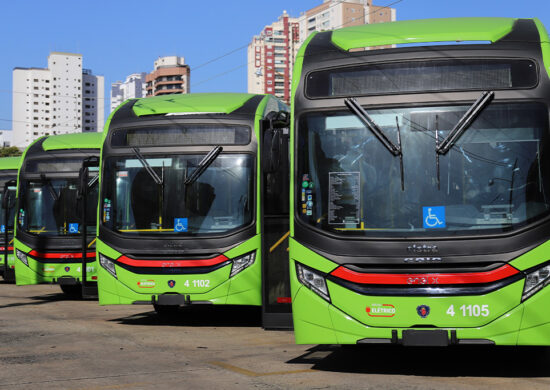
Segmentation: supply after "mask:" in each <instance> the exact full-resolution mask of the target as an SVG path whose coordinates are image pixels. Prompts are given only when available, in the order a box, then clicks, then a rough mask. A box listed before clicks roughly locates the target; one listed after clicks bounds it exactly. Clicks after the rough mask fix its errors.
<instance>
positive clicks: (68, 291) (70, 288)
mask: <svg viewBox="0 0 550 390" xmlns="http://www.w3.org/2000/svg"><path fill="white" fill-rule="evenodd" d="M59 287H61V291H63V293H65V295H67V296H68V297H71V298H82V285H81V284H60V285H59Z"/></svg>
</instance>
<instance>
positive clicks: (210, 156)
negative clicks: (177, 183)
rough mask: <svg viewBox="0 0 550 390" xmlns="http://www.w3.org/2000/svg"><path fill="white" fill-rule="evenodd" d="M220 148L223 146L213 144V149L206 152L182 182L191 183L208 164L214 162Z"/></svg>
mask: <svg viewBox="0 0 550 390" xmlns="http://www.w3.org/2000/svg"><path fill="white" fill-rule="evenodd" d="M222 150H223V148H222V147H221V146H215V147H214V149H212V150H211V151H209V152H208V154H207V155H206V156H204V158H203V159H202V160H201V162H200V163H199V165H198V166H197V169H195V170H194V171H193V173H192V174H191V175H190V176H189V177H188V178H187V179H185V182H184V184H185V185H189V184H193V183H194V182H195V181H196V180H197V179H198V178H199V177H200V176H201V175H202V174H203V173H204V171H205V170H206V168H208V167H209V166H210V164H212V163H213V162H214V160H215V159H216V158H217V157H218V155H219V154H220V153H221V152H222Z"/></svg>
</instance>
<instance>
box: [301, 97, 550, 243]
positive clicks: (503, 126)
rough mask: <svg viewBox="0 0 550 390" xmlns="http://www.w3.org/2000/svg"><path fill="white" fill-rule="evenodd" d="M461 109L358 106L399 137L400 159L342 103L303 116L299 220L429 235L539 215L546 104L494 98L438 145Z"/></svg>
mask: <svg viewBox="0 0 550 390" xmlns="http://www.w3.org/2000/svg"><path fill="white" fill-rule="evenodd" d="M468 108H469V106H467V105H463V106H462V105H452V106H435V107H421V108H418V107H415V108H392V109H366V111H367V112H368V114H369V115H370V117H371V118H372V119H373V121H374V122H375V123H376V124H377V125H378V126H379V127H380V128H381V129H382V130H383V132H384V134H386V135H387V136H388V138H389V139H390V140H391V141H392V142H393V143H395V144H397V143H398V140H399V138H398V137H400V144H401V151H402V164H403V165H402V167H401V166H400V164H401V161H400V157H399V156H397V157H396V156H394V155H393V154H392V153H390V151H388V149H387V148H386V147H384V145H383V144H382V143H381V142H379V141H378V140H377V139H376V136H375V134H374V133H373V132H372V131H371V129H369V128H368V127H367V126H366V125H365V124H364V123H363V122H362V121H361V120H360V119H359V118H358V117H356V116H355V115H354V114H353V113H352V112H351V111H348V110H341V111H323V112H309V113H305V114H303V115H302V116H301V117H300V118H299V122H298V126H299V128H298V141H297V142H298V147H297V151H296V152H297V156H298V157H297V160H298V177H297V179H298V184H297V188H296V191H297V192H298V193H297V198H296V200H297V203H296V207H297V208H296V212H297V213H298V214H299V218H300V220H301V221H303V222H305V223H306V224H308V225H311V226H314V227H316V228H318V229H322V230H325V231H330V232H331V233H334V234H339V235H346V236H366V237H368V236H378V237H380V236H389V237H410V236H415V237H416V236H420V237H422V236H430V237H432V236H449V235H471V234H490V233H497V232H503V231H510V230H512V229H515V228H518V227H520V226H522V225H525V224H527V223H531V222H533V221H534V220H537V219H540V218H542V217H544V216H546V215H548V214H549V212H550V198H548V196H550V192H549V191H550V188H549V187H550V184H549V182H550V180H549V179H548V177H549V173H550V165H549V164H550V160H549V158H550V157H549V153H548V152H546V150H547V148H548V109H547V107H546V106H545V105H544V104H540V103H506V104H502V103H495V102H493V103H491V104H490V105H488V106H487V107H486V108H485V109H484V110H483V111H482V112H481V114H480V115H479V116H478V117H477V118H476V119H475V120H474V121H473V123H472V124H471V125H470V126H469V127H468V129H467V130H466V131H465V132H463V134H462V135H461V136H460V138H458V139H457V140H456V142H455V143H454V144H453V146H452V148H451V149H450V150H449V152H448V153H444V154H442V153H441V154H440V153H438V152H437V150H438V146H439V145H440V144H441V142H443V140H444V139H445V138H446V137H447V136H448V135H449V133H450V131H451V130H452V129H453V127H454V126H455V125H456V123H457V122H458V121H459V120H460V118H461V117H462V116H463V115H464V114H465V112H466V111H467V110H468ZM401 172H403V173H402V174H403V177H401ZM545 177H546V180H545V179H544V178H545Z"/></svg>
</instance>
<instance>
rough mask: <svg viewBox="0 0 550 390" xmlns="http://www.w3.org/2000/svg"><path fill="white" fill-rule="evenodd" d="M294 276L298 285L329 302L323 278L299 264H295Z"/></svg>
mask: <svg viewBox="0 0 550 390" xmlns="http://www.w3.org/2000/svg"><path fill="white" fill-rule="evenodd" d="M296 274H297V275H298V280H299V281H300V283H302V284H303V285H304V286H306V287H308V288H309V289H311V290H312V291H314V292H315V293H317V294H318V295H320V296H321V297H322V298H323V299H325V300H327V301H329V302H330V296H329V293H328V288H327V282H326V280H325V278H324V276H322V275H320V274H319V273H317V272H316V271H313V270H312V269H311V268H308V267H306V266H304V265H302V264H300V263H296Z"/></svg>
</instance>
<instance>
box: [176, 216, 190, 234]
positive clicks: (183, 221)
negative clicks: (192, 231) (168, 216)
mask: <svg viewBox="0 0 550 390" xmlns="http://www.w3.org/2000/svg"><path fill="white" fill-rule="evenodd" d="M174 231H175V232H186V231H187V218H174Z"/></svg>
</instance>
